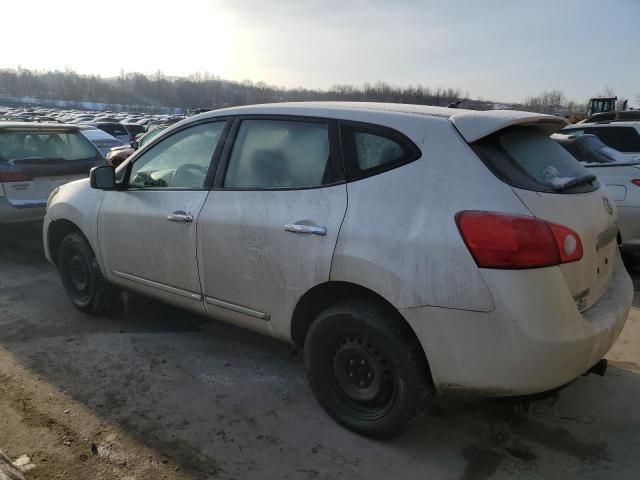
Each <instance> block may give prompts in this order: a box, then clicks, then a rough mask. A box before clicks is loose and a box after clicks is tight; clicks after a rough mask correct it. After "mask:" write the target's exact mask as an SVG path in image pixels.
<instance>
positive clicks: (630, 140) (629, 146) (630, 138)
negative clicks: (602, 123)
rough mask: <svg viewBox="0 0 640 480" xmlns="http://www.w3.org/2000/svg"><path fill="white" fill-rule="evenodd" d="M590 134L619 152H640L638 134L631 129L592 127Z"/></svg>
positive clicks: (639, 135) (639, 137)
mask: <svg viewBox="0 0 640 480" xmlns="http://www.w3.org/2000/svg"><path fill="white" fill-rule="evenodd" d="M590 133H595V134H596V135H597V136H598V138H599V139H600V140H602V141H603V142H604V143H606V144H607V145H608V146H610V147H611V148H615V149H616V150H619V151H621V152H627V153H629V152H640V134H638V131H637V130H636V129H635V128H633V127H594V128H592V129H591V132H590Z"/></svg>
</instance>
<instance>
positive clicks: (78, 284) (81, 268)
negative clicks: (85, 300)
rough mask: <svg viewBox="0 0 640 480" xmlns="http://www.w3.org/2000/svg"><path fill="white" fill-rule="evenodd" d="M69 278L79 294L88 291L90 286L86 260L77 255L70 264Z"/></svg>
mask: <svg viewBox="0 0 640 480" xmlns="http://www.w3.org/2000/svg"><path fill="white" fill-rule="evenodd" d="M69 276H70V278H71V284H72V285H73V288H75V289H76V290H77V291H79V292H83V291H84V290H86V288H87V286H88V285H89V271H88V269H87V265H86V262H85V261H84V259H82V258H81V257H79V256H78V255H75V256H73V257H72V258H71V260H70V262H69Z"/></svg>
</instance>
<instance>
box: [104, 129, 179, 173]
mask: <svg viewBox="0 0 640 480" xmlns="http://www.w3.org/2000/svg"><path fill="white" fill-rule="evenodd" d="M166 128H167V127H166V126H162V127H156V128H154V129H152V130H150V131H148V132H147V133H145V134H141V135H138V137H137V139H136V140H134V141H132V142H130V143H129V145H123V146H121V147H114V148H112V149H111V150H110V151H109V153H108V154H107V155H106V159H107V163H109V165H111V166H112V167H113V168H116V167H117V166H119V165H120V164H121V163H122V162H124V161H125V160H126V159H127V158H129V156H130V155H131V154H132V153H133V152H135V151H136V150H137V149H139V148H142V147H144V146H145V145H146V144H147V143H149V142H150V141H151V140H153V139H154V138H155V137H157V136H158V135H159V134H160V133H162V132H163V131H164V130H165V129H166Z"/></svg>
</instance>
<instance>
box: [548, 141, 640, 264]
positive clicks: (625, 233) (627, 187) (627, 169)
mask: <svg viewBox="0 0 640 480" xmlns="http://www.w3.org/2000/svg"><path fill="white" fill-rule="evenodd" d="M565 132H567V130H562V132H561V133H556V134H553V135H552V136H551V138H553V139H554V140H556V141H557V142H558V143H559V144H560V145H562V146H563V147H564V148H565V149H566V150H567V151H568V152H569V153H571V154H572V155H573V156H574V157H575V158H576V159H577V160H578V161H579V162H581V163H582V164H583V165H584V166H585V167H586V168H587V169H588V170H589V171H590V172H592V173H593V174H594V175H597V177H598V178H599V179H600V181H601V182H602V183H603V184H604V185H605V186H606V188H607V190H608V191H609V194H610V195H611V198H612V199H613V200H614V201H615V203H616V205H617V206H618V226H619V227H620V235H619V238H618V241H619V243H620V244H621V245H622V247H623V248H624V250H625V251H628V252H635V253H637V252H639V251H640V153H638V154H636V155H633V154H630V153H627V154H624V153H621V152H619V151H617V150H615V149H613V148H611V147H609V146H607V145H605V144H604V143H603V142H602V141H601V140H600V139H599V138H598V137H596V136H595V135H592V134H588V133H583V134H581V135H572V134H569V135H566V134H565Z"/></svg>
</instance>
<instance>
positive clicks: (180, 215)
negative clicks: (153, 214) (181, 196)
mask: <svg viewBox="0 0 640 480" xmlns="http://www.w3.org/2000/svg"><path fill="white" fill-rule="evenodd" d="M167 220H169V221H170V222H181V223H191V222H193V215H191V214H190V213H187V212H185V211H184V210H177V211H175V212H173V213H170V214H169V215H167Z"/></svg>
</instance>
